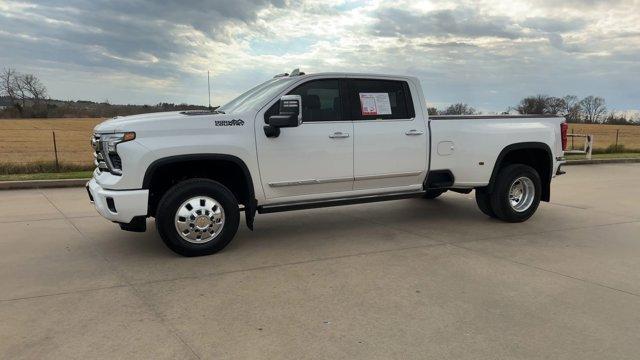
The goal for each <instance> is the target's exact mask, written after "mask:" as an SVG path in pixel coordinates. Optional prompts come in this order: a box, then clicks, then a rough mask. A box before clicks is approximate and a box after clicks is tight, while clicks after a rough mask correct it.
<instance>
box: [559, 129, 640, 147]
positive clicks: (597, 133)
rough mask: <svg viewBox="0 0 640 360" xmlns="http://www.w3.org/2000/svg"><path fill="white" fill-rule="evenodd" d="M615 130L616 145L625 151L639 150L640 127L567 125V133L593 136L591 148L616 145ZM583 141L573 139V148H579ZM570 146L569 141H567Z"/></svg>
mask: <svg viewBox="0 0 640 360" xmlns="http://www.w3.org/2000/svg"><path fill="white" fill-rule="evenodd" d="M616 130H617V131H618V144H619V145H624V147H625V148H627V149H636V150H637V149H640V126H635V125H601V124H569V133H573V134H591V135H593V140H594V142H595V143H594V144H593V148H594V149H605V148H606V147H607V146H609V145H612V144H615V143H616ZM583 141H584V140H581V139H579V138H575V139H574V142H575V147H576V148H581V147H582V144H583ZM569 144H571V139H569Z"/></svg>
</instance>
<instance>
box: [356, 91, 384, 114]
mask: <svg viewBox="0 0 640 360" xmlns="http://www.w3.org/2000/svg"><path fill="white" fill-rule="evenodd" d="M360 105H361V109H362V115H365V116H367V115H391V102H390V101H389V94H388V93H360Z"/></svg>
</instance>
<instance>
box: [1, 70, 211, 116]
mask: <svg viewBox="0 0 640 360" xmlns="http://www.w3.org/2000/svg"><path fill="white" fill-rule="evenodd" d="M204 109H207V107H206V106H200V105H189V104H173V103H166V102H163V103H159V104H156V105H132V104H128V105H113V104H110V103H109V101H108V100H105V101H102V102H94V101H85V100H79V101H62V100H55V99H51V98H49V96H48V93H47V88H46V86H45V85H44V84H43V83H42V81H40V79H39V78H38V77H37V76H36V75H33V74H24V73H20V72H18V71H16V70H15V69H12V68H5V69H3V70H2V72H0V118H16V117H18V118H23V117H28V118H32V117H35V118H55V117H114V116H118V115H120V116H126V115H135V114H143V113H149V112H160V111H182V110H204Z"/></svg>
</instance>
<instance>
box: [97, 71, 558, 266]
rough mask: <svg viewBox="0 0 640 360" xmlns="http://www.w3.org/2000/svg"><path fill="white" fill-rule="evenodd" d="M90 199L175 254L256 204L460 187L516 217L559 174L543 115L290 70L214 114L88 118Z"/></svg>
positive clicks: (205, 247) (275, 207)
mask: <svg viewBox="0 0 640 360" xmlns="http://www.w3.org/2000/svg"><path fill="white" fill-rule="evenodd" d="M92 146H93V148H94V149H95V163H96V166H97V169H96V170H95V172H94V176H93V179H91V181H89V182H88V183H87V190H88V192H89V197H90V200H91V201H92V202H93V203H94V204H95V207H96V209H97V210H98V212H99V213H100V214H101V215H102V216H104V217H105V218H107V219H109V220H111V221H113V222H117V223H119V224H120V227H121V228H122V229H124V230H130V231H145V230H146V218H147V217H155V219H156V221H155V222H156V227H157V230H158V233H159V234H160V236H161V237H162V239H163V241H164V242H165V244H166V245H167V246H168V247H169V248H171V249H172V250H173V251H175V252H177V253H179V254H181V255H185V256H198V255H207V254H212V253H215V252H217V251H219V250H221V249H223V248H224V247H225V246H226V245H227V244H228V243H229V242H230V241H231V240H232V239H233V237H234V236H235V234H236V231H237V229H238V225H239V222H240V212H244V214H245V219H246V223H247V226H248V227H249V228H250V229H253V223H254V217H255V214H256V213H260V214H262V213H271V212H277V211H288V210H297V209H307V208H314V207H322V206H334V205H344V204H355V203H364V202H372V201H382V200H392V199H400V198H405V197H424V198H426V199H433V198H435V197H437V196H439V195H440V194H442V193H443V192H445V191H455V192H461V193H469V192H471V191H472V190H475V197H476V202H477V204H478V207H479V208H480V210H481V211H482V212H483V213H485V214H486V215H488V216H490V217H494V218H498V219H501V220H504V221H508V222H521V221H524V220H526V219H528V218H529V217H531V216H532V215H533V213H534V212H535V211H536V209H537V207H538V204H539V202H540V200H542V201H549V197H550V183H551V179H552V178H553V177H555V176H556V175H559V174H562V173H563V172H562V171H561V170H560V166H561V165H562V163H563V162H564V157H563V156H564V152H563V151H564V148H565V146H566V123H565V122H564V119H563V118H561V117H554V116H538V115H533V116H531V115H527V116H511V115H497V116H475V115H474V116H429V115H428V114H427V103H426V101H425V98H424V95H423V92H422V88H421V86H420V82H419V80H418V79H417V78H415V77H409V76H391V75H372V74H349V73H321V74H311V75H306V74H304V73H300V72H298V71H297V70H296V71H294V72H292V74H291V75H289V74H282V75H278V76H276V77H274V78H273V79H271V80H269V81H267V82H265V83H263V84H260V85H258V86H256V87H254V88H253V89H251V90H249V91H247V92H245V93H244V94H242V95H240V96H238V97H237V98H236V99H234V100H232V101H231V102H229V103H228V104H226V105H224V106H222V107H220V108H219V109H217V110H212V111H185V112H170V113H154V114H146V115H138V116H128V117H117V118H114V119H110V120H107V121H105V122H103V123H101V124H99V125H98V126H96V128H95V132H94V135H93V138H92Z"/></svg>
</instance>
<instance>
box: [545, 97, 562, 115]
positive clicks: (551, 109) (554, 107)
mask: <svg viewBox="0 0 640 360" xmlns="http://www.w3.org/2000/svg"><path fill="white" fill-rule="evenodd" d="M565 107H566V104H565V101H564V99H563V98H558V97H555V96H549V97H547V99H546V102H545V104H544V112H543V114H553V115H558V114H561V113H562V112H563V110H564V108H565Z"/></svg>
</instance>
